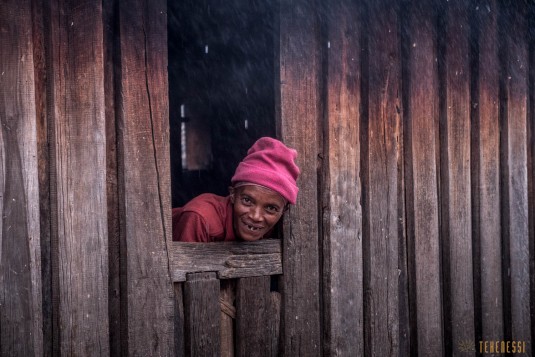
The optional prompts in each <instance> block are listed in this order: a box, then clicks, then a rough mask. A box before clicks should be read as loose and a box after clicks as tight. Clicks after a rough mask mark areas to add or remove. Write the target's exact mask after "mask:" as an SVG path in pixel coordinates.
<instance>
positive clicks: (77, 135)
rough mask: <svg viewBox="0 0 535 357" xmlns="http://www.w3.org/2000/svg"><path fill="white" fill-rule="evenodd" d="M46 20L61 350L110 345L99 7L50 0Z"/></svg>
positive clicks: (103, 350) (95, 350)
mask: <svg viewBox="0 0 535 357" xmlns="http://www.w3.org/2000/svg"><path fill="white" fill-rule="evenodd" d="M47 10H49V11H50V12H49V13H48V14H47V15H46V16H47V17H46V18H47V19H49V21H50V31H51V33H50V40H49V42H48V43H47V45H49V46H50V53H49V55H50V56H51V60H50V67H49V68H48V73H49V79H50V81H51V83H50V86H51V93H50V96H51V97H50V101H49V103H51V108H50V121H51V122H50V125H51V129H52V132H53V141H51V146H52V148H51V150H52V153H51V155H53V156H54V158H53V159H52V161H53V163H54V165H53V166H51V177H53V179H51V186H53V188H51V200H53V201H54V204H53V205H52V204H51V207H52V210H53V211H52V213H51V214H52V215H53V220H54V222H53V227H54V231H53V232H52V235H54V236H55V237H54V247H53V250H54V257H53V259H54V260H55V265H54V267H55V269H53V274H55V275H57V281H56V283H57V285H55V287H56V288H57V290H55V291H54V292H53V294H54V296H56V297H55V298H54V302H55V303H57V304H59V305H58V315H59V316H58V318H59V321H58V324H59V326H57V328H58V329H59V330H58V332H57V333H58V334H59V335H55V338H57V339H59V349H60V353H62V354H75V355H83V354H89V353H92V354H103V355H107V354H108V353H109V348H108V346H109V335H108V289H107V278H108V261H107V260H108V239H107V230H106V226H107V211H106V205H105V204H103V202H106V177H105V172H106V170H105V157H106V155H105V150H106V142H105V127H104V125H105V121H104V119H105V118H104V72H103V37H102V16H99V14H102V8H101V3H100V2H97V1H90V2H86V3H84V4H82V5H78V4H73V3H67V2H63V1H55V2H52V3H51V4H50V8H48V9H47Z"/></svg>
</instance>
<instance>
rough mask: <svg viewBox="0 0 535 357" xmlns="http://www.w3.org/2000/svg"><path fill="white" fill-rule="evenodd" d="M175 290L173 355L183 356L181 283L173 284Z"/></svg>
mask: <svg viewBox="0 0 535 357" xmlns="http://www.w3.org/2000/svg"><path fill="white" fill-rule="evenodd" d="M173 288H174V291H175V356H177V357H183V356H185V330H184V321H185V318H186V316H185V311H184V309H185V307H184V290H183V284H181V283H180V284H173Z"/></svg>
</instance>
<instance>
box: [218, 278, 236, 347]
mask: <svg viewBox="0 0 535 357" xmlns="http://www.w3.org/2000/svg"><path fill="white" fill-rule="evenodd" d="M235 290H236V284H235V280H229V279H227V280H221V291H220V294H219V302H220V304H221V357H233V356H234V335H235V334H234V320H235V319H236V308H235V302H234V301H235V298H236V296H235V295H236V294H235Z"/></svg>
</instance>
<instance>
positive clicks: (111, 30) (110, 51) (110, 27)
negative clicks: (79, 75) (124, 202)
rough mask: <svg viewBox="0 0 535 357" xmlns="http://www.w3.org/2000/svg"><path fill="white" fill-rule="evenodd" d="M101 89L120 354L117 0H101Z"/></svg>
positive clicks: (115, 336)
mask: <svg viewBox="0 0 535 357" xmlns="http://www.w3.org/2000/svg"><path fill="white" fill-rule="evenodd" d="M102 6H103V8H102V12H103V16H102V17H103V27H104V91H105V98H104V100H105V116H106V198H107V211H108V227H107V228H108V265H109V268H108V269H109V278H108V295H109V298H108V312H109V324H110V325H109V329H110V355H111V356H120V355H121V286H120V276H121V271H120V221H119V219H120V215H119V188H118V179H119V177H118V175H119V173H118V163H117V121H116V112H115V111H116V107H115V105H116V102H115V99H116V93H115V85H116V78H117V73H116V70H115V68H116V66H115V64H116V61H117V60H118V58H117V57H118V56H117V52H118V50H117V45H118V41H117V39H118V33H117V32H118V22H117V20H118V16H117V1H114V0H113V1H103V2H102Z"/></svg>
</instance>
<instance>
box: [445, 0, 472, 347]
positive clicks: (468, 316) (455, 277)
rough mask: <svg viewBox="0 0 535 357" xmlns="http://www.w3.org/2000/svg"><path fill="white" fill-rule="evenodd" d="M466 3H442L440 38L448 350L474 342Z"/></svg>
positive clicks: (467, 22) (468, 6)
mask: <svg viewBox="0 0 535 357" xmlns="http://www.w3.org/2000/svg"><path fill="white" fill-rule="evenodd" d="M471 8H472V7H471V6H470V3H469V2H466V1H462V0H452V1H450V2H448V3H447V5H446V8H445V10H446V16H445V26H444V28H443V31H444V36H441V38H443V39H444V47H443V48H444V51H445V53H444V67H443V69H444V72H443V74H444V92H445V103H444V104H443V105H445V107H442V108H443V109H441V110H442V112H441V114H440V115H441V126H440V131H441V132H440V137H441V140H440V145H441V148H440V150H441V160H440V161H441V170H440V171H441V179H440V181H441V186H440V190H441V201H442V202H441V206H442V209H441V211H442V220H441V232H442V236H443V239H442V242H443V263H444V264H443V268H444V273H443V277H444V291H445V294H444V299H443V304H444V309H443V312H444V321H445V331H444V342H445V349H446V354H452V353H459V345H460V344H461V343H463V342H466V341H470V342H471V341H474V340H475V331H474V290H473V284H474V280H473V266H472V259H473V256H472V204H471V190H470V125H471V123H470V56H468V54H469V53H470V42H469V41H470V21H469V14H470V10H471Z"/></svg>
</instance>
